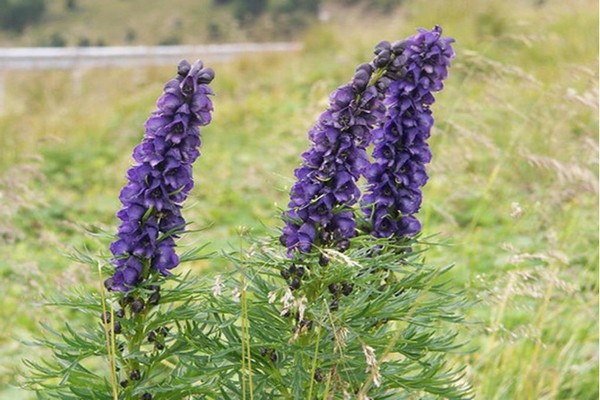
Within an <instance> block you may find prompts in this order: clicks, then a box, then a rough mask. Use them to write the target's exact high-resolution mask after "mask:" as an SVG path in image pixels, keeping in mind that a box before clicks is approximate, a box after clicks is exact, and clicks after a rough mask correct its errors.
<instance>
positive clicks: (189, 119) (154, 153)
mask: <svg viewBox="0 0 600 400" xmlns="http://www.w3.org/2000/svg"><path fill="white" fill-rule="evenodd" d="M213 78H214V72H213V71H212V69H210V68H204V67H203V65H202V62H200V61H197V62H195V63H194V64H193V65H190V64H189V63H188V62H187V61H182V62H181V63H180V64H179V66H178V71H177V77H176V78H175V79H172V80H170V81H169V82H167V84H166V85H165V88H164V91H163V94H162V96H161V97H160V98H159V99H158V100H157V102H156V105H157V108H158V109H157V110H156V111H154V113H153V114H152V116H151V117H150V118H148V120H147V121H146V124H145V130H146V134H145V136H144V139H143V141H142V143H140V144H139V145H138V146H136V147H135V149H134V151H133V159H134V160H135V161H136V164H135V165H134V166H133V167H131V168H130V169H129V171H127V184H126V185H125V186H124V187H123V189H122V190H121V193H120V195H119V199H120V200H121V203H122V205H123V206H122V208H121V210H120V211H119V212H118V213H117V217H118V218H119V220H121V225H120V226H119V229H118V231H117V240H115V242H113V243H112V244H111V245H110V251H111V253H112V254H113V256H114V258H113V264H114V266H115V272H114V274H113V276H112V277H110V278H108V279H107V280H106V282H105V286H106V287H107V288H108V289H109V290H117V291H128V290H129V289H131V288H132V287H135V286H136V285H138V284H139V283H140V282H141V281H142V280H143V279H145V278H146V277H147V274H148V273H149V271H150V270H152V269H153V270H156V271H158V272H160V273H161V274H163V275H168V274H169V273H170V272H169V271H170V270H171V269H173V268H175V267H176V266H177V265H178V264H179V258H178V257H177V254H176V253H175V241H174V237H176V236H177V233H180V232H182V231H183V229H184V228H185V220H184V219H183V217H182V216H181V203H183V201H185V199H186V198H187V195H188V193H189V192H190V190H191V189H192V187H193V185H194V182H193V179H192V163H193V162H194V161H195V160H196V158H198V156H199V155H200V152H199V151H198V147H199V146H200V129H199V127H200V126H205V125H207V124H208V123H209V122H210V120H211V113H212V109H213V108H212V102H211V100H210V98H209V95H212V94H213V93H212V90H211V89H210V87H209V86H208V84H209V83H210V82H211V81H212V79H213Z"/></svg>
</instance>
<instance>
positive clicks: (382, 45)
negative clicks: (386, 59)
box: [374, 40, 392, 55]
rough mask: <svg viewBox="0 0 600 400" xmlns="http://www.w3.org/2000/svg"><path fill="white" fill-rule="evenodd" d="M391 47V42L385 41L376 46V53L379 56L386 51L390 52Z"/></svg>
mask: <svg viewBox="0 0 600 400" xmlns="http://www.w3.org/2000/svg"><path fill="white" fill-rule="evenodd" d="M391 47H392V46H391V44H390V42H388V41H387V40H383V41H381V42H379V43H377V44H376V45H375V50H374V53H375V54H377V55H379V54H381V52H382V51H385V50H388V51H389V50H390V48H391Z"/></svg>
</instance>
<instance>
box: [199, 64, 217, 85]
mask: <svg viewBox="0 0 600 400" xmlns="http://www.w3.org/2000/svg"><path fill="white" fill-rule="evenodd" d="M213 79H215V71H213V69H212V68H208V67H207V68H204V69H202V70H201V71H200V73H199V74H198V81H197V82H198V84H208V83H211V82H212V81H213Z"/></svg>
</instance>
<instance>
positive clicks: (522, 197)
mask: <svg viewBox="0 0 600 400" xmlns="http://www.w3.org/2000/svg"><path fill="white" fill-rule="evenodd" d="M80 3H81V7H83V5H84V2H83V1H81V2H78V7H80ZM123 3H125V2H123ZM450 3H452V4H450ZM597 7H598V6H597V4H596V3H595V2H592V1H590V0H576V1H573V2H569V4H566V3H564V2H559V1H547V2H544V4H537V3H536V2H533V1H525V0H513V1H511V2H501V1H490V2H469V4H466V2H461V3H457V2H445V1H443V0H436V1H430V2H427V4H425V3H422V2H414V3H412V2H405V4H404V6H403V7H401V8H400V9H398V10H396V11H395V12H393V13H390V14H389V15H387V16H381V15H374V14H369V13H366V14H365V13H364V12H362V11H363V10H362V9H360V8H350V9H349V10H348V11H347V12H346V13H344V15H343V18H342V16H341V15H340V14H333V19H332V21H330V22H329V23H327V25H319V26H315V27H313V28H312V29H311V30H310V31H309V32H308V33H307V35H306V36H305V37H304V40H303V42H304V51H303V52H301V53H300V54H287V55H283V56H281V55H269V56H264V55H263V56H260V55H257V56H253V57H246V58H244V59H239V60H237V61H235V62H232V63H228V64H224V65H211V66H212V67H213V68H214V69H215V70H216V71H217V78H216V79H215V83H214V85H215V92H216V93H217V96H216V97H215V107H216V110H215V115H214V123H213V124H212V125H211V127H210V129H206V131H205V132H204V143H203V147H204V152H203V156H202V158H201V159H200V161H199V162H198V164H197V165H196V169H195V173H196V188H195V189H194V192H193V194H192V198H190V200H192V201H191V203H195V204H194V205H192V206H190V207H189V208H188V209H186V210H185V212H186V215H187V216H188V218H189V219H190V220H194V221H195V225H194V226H195V227H198V228H201V227H202V228H206V229H205V230H204V231H203V232H201V233H198V234H194V235H190V236H188V238H186V240H188V241H189V242H190V243H192V242H195V243H196V244H202V243H204V242H210V248H211V249H214V250H217V249H222V248H227V247H237V246H238V243H239V239H238V231H239V228H240V227H244V229H246V230H250V231H252V232H253V233H254V234H262V233H264V232H265V229H266V228H265V226H274V225H277V219H278V212H277V209H276V206H281V207H283V206H284V205H285V203H286V198H287V191H288V188H289V185H290V184H291V182H292V180H291V178H292V170H293V168H294V167H296V166H297V165H298V163H299V158H298V154H299V152H300V151H301V150H303V149H304V148H306V144H307V139H306V132H307V130H308V128H309V127H310V126H311V125H312V123H313V122H314V120H315V119H316V116H317V115H318V113H319V112H321V111H322V110H323V109H324V108H325V105H326V96H327V94H328V93H329V92H330V89H331V88H332V87H335V86H337V85H339V84H341V83H343V82H345V81H346V80H347V79H348V78H349V73H348V68H349V66H354V65H356V64H358V63H360V62H362V61H364V60H365V59H368V57H369V56H370V54H369V53H370V51H371V50H370V49H371V47H372V45H373V43H376V42H377V41H379V40H380V39H381V38H389V39H392V40H393V39H395V38H399V37H405V36H407V35H408V34H410V33H412V32H413V30H414V28H415V27H418V26H424V27H428V28H431V27H432V26H433V25H434V24H440V25H442V26H443V28H444V32H445V33H446V34H447V35H449V36H453V37H454V38H456V40H457V42H456V50H457V57H456V60H455V62H454V64H453V66H452V68H451V71H450V77H449V79H448V81H447V82H446V88H445V89H444V91H443V92H442V93H441V94H440V95H439V98H438V102H439V103H440V104H444V107H441V106H440V107H436V106H435V105H434V109H435V113H436V119H437V120H438V121H439V123H438V124H437V125H436V127H437V128H436V129H435V130H434V132H433V135H432V138H431V140H432V151H433V154H434V159H433V161H432V164H430V172H431V173H430V175H431V179H430V181H429V182H428V184H427V186H425V193H424V198H425V199H426V200H425V201H424V207H423V209H422V211H421V213H420V216H421V218H422V220H423V225H424V228H425V233H426V234H438V236H437V238H438V240H442V241H445V242H447V243H448V244H449V246H448V247H444V248H437V249H436V248H433V249H432V250H431V251H430V252H429V253H428V254H429V255H428V260H427V262H428V264H432V265H445V264H449V263H455V264H456V267H455V268H454V269H452V270H451V271H450V272H448V278H449V279H450V282H451V284H452V285H456V286H458V287H461V288H464V289H465V290H466V291H467V292H468V293H469V295H470V296H471V297H472V299H474V300H477V301H478V303H477V305H476V306H474V307H472V308H470V309H468V310H466V311H467V312H468V319H469V320H470V321H472V326H470V329H469V330H468V331H467V332H462V333H461V335H462V339H463V340H465V341H468V342H469V343H470V345H469V348H470V349H472V351H471V352H469V353H467V354H462V353H461V354H456V355H455V357H456V358H455V361H456V363H457V364H460V363H466V364H467V365H468V369H467V373H468V379H469V380H470V381H472V383H473V386H474V388H475V391H476V394H477V397H478V398H482V399H507V398H515V399H540V398H547V399H572V398H576V399H596V398H598V358H597V355H598V320H597V317H598V261H599V260H598V235H597V234H598V224H597V221H598V210H597V204H598V183H597V182H598V175H597V171H598V164H597V163H598V137H597V132H598V93H597V87H598V70H597V65H598V52H597V51H598V50H597V49H598V35H597V26H598V17H597V16H598V8H597ZM149 8H151V7H150V6H149ZM77 12H79V11H77ZM81 12H82V13H83V11H81ZM196 15H200V13H196ZM199 18H202V17H199ZM357 27H360V28H361V29H358V28H357ZM135 31H136V33H137V35H138V39H136V40H144V39H145V38H144V37H142V35H145V34H146V33H145V31H144V30H142V29H136V30H135ZM582 32H586V34H582ZM98 35H99V36H100V35H101V36H102V37H105V38H108V37H109V35H110V34H109V33H108V32H103V33H102V34H100V33H99V34H98ZM90 37H94V38H95V36H93V35H90ZM171 73H172V69H171V68H169V69H160V68H148V69H140V70H135V71H132V70H123V69H110V70H102V71H98V70H87V71H69V72H64V71H45V72H27V71H11V72H9V73H5V75H4V76H5V80H4V86H5V92H4V96H3V102H2V105H3V107H2V108H1V110H2V112H3V114H2V115H1V116H0V131H1V132H2V134H1V135H0V194H1V195H2V202H1V203H0V238H1V240H0V254H1V255H2V257H0V274H1V276H2V279H1V280H0V291H1V292H2V293H3V294H4V296H3V301H2V305H3V307H2V309H1V310H0V321H1V322H0V357H1V358H2V359H3V360H6V362H5V363H3V364H2V366H0V390H1V391H0V397H2V398H10V399H26V398H27V395H28V394H24V393H23V392H22V391H20V390H19V389H17V388H16V387H15V386H16V385H18V383H19V372H18V371H17V370H16V368H19V367H20V360H21V359H22V358H23V357H28V358H31V357H32V356H33V355H34V354H35V353H36V352H37V349H35V348H31V347H27V346H24V345H23V344H21V343H20V341H21V340H23V341H27V340H29V339H30V338H31V337H32V336H34V335H37V334H38V332H39V323H40V322H43V323H46V324H50V325H59V326H60V321H61V320H64V319H73V318H75V316H77V317H76V318H81V317H80V316H79V314H77V313H75V312H71V311H69V312H66V311H62V312H60V313H59V314H57V313H58V311H56V310H54V309H52V312H53V314H48V311H49V310H48V309H47V308H45V307H43V306H41V305H40V304H41V303H40V302H41V298H40V295H41V293H49V292H50V291H51V290H52V289H54V288H59V289H61V290H63V289H64V290H66V288H70V287H74V286H77V287H79V286H80V285H84V286H86V287H88V288H92V289H93V288H96V287H97V285H98V282H97V279H96V277H95V276H94V275H93V274H90V273H89V271H88V270H87V269H86V268H83V267H81V266H80V265H79V264H77V263H72V262H70V261H69V260H67V259H66V258H64V257H63V256H62V254H60V253H62V252H64V251H67V250H68V249H69V248H71V247H73V246H75V247H83V246H87V247H89V248H90V249H91V250H99V251H100V250H102V251H106V250H105V249H101V248H99V247H98V245H97V244H96V242H95V241H92V240H90V239H88V238H87V237H86V235H85V234H84V232H83V231H84V229H83V228H84V227H85V226H87V225H89V224H95V225H99V226H101V227H103V228H104V229H106V230H107V231H109V232H111V231H114V229H115V227H116V220H115V218H114V213H115V211H116V210H117V209H118V199H117V197H116V194H117V193H118V190H119V188H120V187H121V186H122V184H123V183H124V177H123V171H125V170H126V167H127V165H128V164H129V163H130V160H129V154H130V149H131V148H132V147H133V145H134V144H135V143H137V142H138V141H139V138H140V136H141V133H142V132H141V129H140V126H142V123H143V121H144V120H145V119H146V118H147V116H148V110H149V108H151V105H152V103H153V102H154V99H155V97H156V93H158V92H160V89H161V88H160V86H161V85H162V82H163V81H164V80H165V77H168V76H170V74H171ZM189 268H190V271H191V272H192V273H193V274H202V275H207V276H212V275H214V274H215V273H216V271H219V272H220V271H221V270H222V268H223V264H222V263H219V262H215V263H208V262H206V261H201V262H196V263H193V264H190V267H189ZM85 322H86V321H85V320H83V319H82V320H81V323H85Z"/></svg>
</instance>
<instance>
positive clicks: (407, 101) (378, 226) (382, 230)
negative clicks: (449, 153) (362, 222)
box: [362, 26, 454, 237]
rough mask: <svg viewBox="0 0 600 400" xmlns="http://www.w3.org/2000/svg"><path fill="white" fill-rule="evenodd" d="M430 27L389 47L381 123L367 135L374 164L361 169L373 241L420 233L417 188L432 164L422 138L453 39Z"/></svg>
mask: <svg viewBox="0 0 600 400" xmlns="http://www.w3.org/2000/svg"><path fill="white" fill-rule="evenodd" d="M441 34H442V30H441V28H440V27H437V26H436V27H435V28H434V29H433V30H431V31H427V30H424V29H421V30H419V33H418V34H416V35H414V36H412V37H410V38H408V39H406V40H404V41H400V42H396V43H394V44H393V45H391V46H390V49H391V51H392V53H395V55H396V58H395V59H394V62H393V63H392V65H391V67H392V68H390V71H389V73H388V75H387V76H388V77H390V78H391V79H392V80H393V81H392V82H391V84H390V86H389V89H388V90H387V94H386V99H385V104H386V106H387V112H386V117H385V120H384V122H383V123H382V124H381V125H380V126H379V127H378V128H376V129H375V130H374V131H373V132H372V135H371V140H372V143H373V144H374V150H373V159H374V161H373V163H372V164H371V165H370V166H369V167H368V168H367V169H365V177H366V179H367V193H366V194H365V196H364V197H363V201H362V206H363V211H364V212H365V213H366V216H367V219H368V220H370V221H371V227H372V231H371V234H372V235H373V236H375V237H391V236H394V235H396V236H412V235H415V234H417V233H418V232H419V231H420V230H421V224H420V223H419V220H418V219H417V218H415V217H414V215H413V214H415V213H417V212H418V211H419V208H420V206H421V197H422V194H421V187H422V186H423V185H425V183H426V182H427V178H428V177H427V172H426V170H425V164H426V163H428V162H429V161H430V160H431V152H430V151H429V145H428V144H427V139H428V138H429V136H430V131H431V127H432V125H433V118H432V116H431V110H430V109H429V106H430V105H431V104H433V102H434V97H433V95H432V92H436V91H439V90H441V89H442V88H443V84H442V81H443V80H444V79H445V78H446V77H447V76H448V67H449V65H450V59H451V58H452V57H453V56H454V51H453V49H452V47H451V43H452V42H453V41H454V40H453V39H452V38H448V37H444V38H442V37H441Z"/></svg>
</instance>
